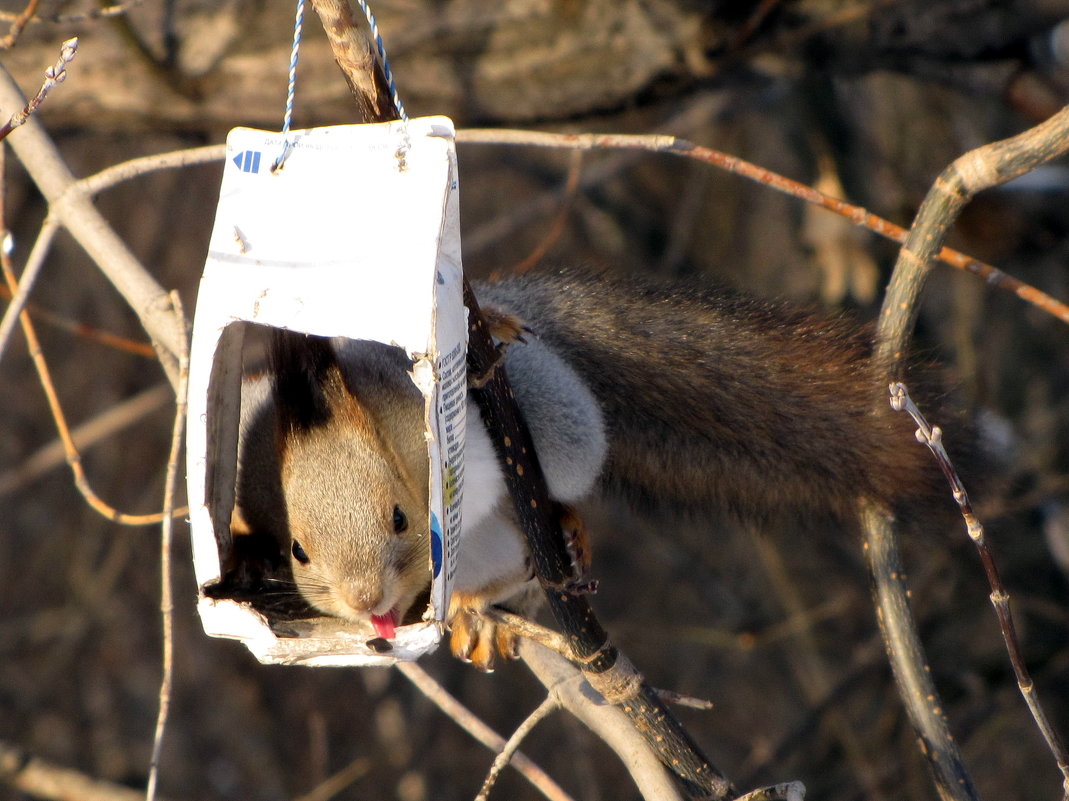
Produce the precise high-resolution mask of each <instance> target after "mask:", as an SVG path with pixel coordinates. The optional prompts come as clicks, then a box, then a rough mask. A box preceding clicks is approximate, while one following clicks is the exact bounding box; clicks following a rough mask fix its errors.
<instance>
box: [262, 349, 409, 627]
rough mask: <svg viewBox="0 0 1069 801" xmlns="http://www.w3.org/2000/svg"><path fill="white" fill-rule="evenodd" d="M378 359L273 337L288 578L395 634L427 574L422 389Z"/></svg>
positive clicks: (339, 611) (349, 615) (324, 603)
mask: <svg viewBox="0 0 1069 801" xmlns="http://www.w3.org/2000/svg"><path fill="white" fill-rule="evenodd" d="M368 344H369V346H372V347H381V348H383V349H385V346H377V345H374V343H368ZM395 350H396V349H395ZM391 359H393V357H392V355H391V356H390V358H388V359H385V361H390V360H391ZM385 361H383V360H375V361H373V362H372V364H373V365H374V369H371V370H366V369H356V370H353V369H347V368H351V365H348V364H346V365H344V366H343V364H342V363H341V362H340V361H339V359H338V356H337V354H336V352H335V350H334V347H333V346H332V345H331V342H330V340H329V339H326V338H323V337H313V336H304V335H301V334H292V333H289V332H281V331H280V332H277V336H276V339H275V342H274V343H273V346H272V374H273V388H274V394H275V403H276V408H277V409H278V416H277V421H278V438H277V442H278V447H279V450H280V453H279V465H280V468H281V481H282V494H283V498H284V502H285V507H286V516H287V522H288V531H289V545H288V556H289V559H290V565H291V568H292V572H293V579H294V582H295V583H296V585H297V589H298V590H299V591H300V593H301V595H302V596H304V598H305V600H307V601H308V602H309V603H310V604H312V606H314V607H316V608H317V609H319V610H321V611H323V612H326V613H327V614H330V615H334V616H336V617H341V618H344V619H348V620H354V621H364V622H366V621H368V620H369V619H370V621H371V622H372V624H373V625H374V626H375V629H376V631H377V632H378V633H379V634H380V635H383V636H392V633H393V626H394V625H396V624H400V623H401V622H402V620H403V619H404V617H405V615H406V613H407V612H408V611H409V608H410V607H411V606H412V604H413V603H414V602H415V600H416V597H417V596H418V595H419V594H420V593H421V592H422V591H423V590H424V589H425V588H426V586H427V584H428V582H429V580H430V571H429V552H430V545H429V543H430V536H429V531H428V523H427V508H428V497H427V496H428V489H427V484H428V479H427V476H428V465H427V453H426V445H425V444H424V439H423V436H422V434H423V425H422V419H423V414H422V412H423V406H422V396H420V395H419V392H418V390H416V388H415V386H414V385H412V383H411V381H410V380H409V378H408V376H407V375H405V374H404V372H403V371H402V372H401V374H400V376H399V377H397V376H395V378H399V380H396V381H385V380H383V379H382V376H381V375H379V374H378V373H379V372H380V370H381V369H383V368H384V367H385ZM393 361H394V362H396V360H395V359H393ZM391 366H394V367H396V364H394V365H391ZM354 373H355V375H354ZM365 373H368V374H367V375H365ZM404 382H407V386H406V385H405V383H404Z"/></svg>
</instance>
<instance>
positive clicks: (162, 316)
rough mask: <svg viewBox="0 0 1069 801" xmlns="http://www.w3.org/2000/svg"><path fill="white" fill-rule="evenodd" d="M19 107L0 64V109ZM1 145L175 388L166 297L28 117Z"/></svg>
mask: <svg viewBox="0 0 1069 801" xmlns="http://www.w3.org/2000/svg"><path fill="white" fill-rule="evenodd" d="M25 104H26V99H25V98H24V97H23V96H22V93H21V92H20V91H19V88H18V86H17V85H16V84H15V82H14V81H13V80H12V78H11V76H10V75H9V74H8V72H7V70H5V69H4V68H3V66H2V65H0V109H2V110H5V111H12V112H13V111H14V110H16V109H20V108H22V107H23V106H24V105H25ZM7 142H8V143H9V144H10V145H11V148H12V149H13V150H14V151H15V155H16V156H18V158H19V160H20V161H21V162H22V164H23V165H24V166H25V168H26V170H27V172H29V174H30V176H31V177H32V178H33V180H34V183H36V184H37V187H38V189H40V190H41V194H43V195H44V196H45V199H46V200H47V201H48V204H49V214H50V215H51V216H52V217H53V218H54V219H56V220H59V221H60V222H61V223H62V224H63V225H64V226H65V227H66V228H67V230H69V231H70V232H71V235H72V236H73V237H74V238H75V239H76V240H77V241H78V243H79V244H80V245H81V246H82V247H83V248H85V251H86V253H88V254H89V256H90V257H91V258H92V259H93V261H95V262H96V264H97V266H98V267H99V268H100V270H101V272H103V273H104V274H105V276H107V278H108V280H109V281H110V282H111V283H112V284H113V285H114V286H115V288H116V289H117V290H118V291H119V293H120V294H121V295H122V296H123V297H124V298H125V299H126V302H127V303H129V304H130V306H131V307H132V308H133V310H134V312H135V313H136V314H137V316H138V318H140V320H141V325H142V326H144V328H145V330H146V331H147V332H148V333H149V335H150V336H151V337H152V341H153V344H154V345H155V346H156V350H157V351H158V352H159V355H160V361H161V362H162V364H163V366H164V370H165V371H166V372H167V376H168V378H169V379H170V380H171V384H172V386H176V385H177V381H178V359H177V356H176V354H177V353H179V352H180V351H181V348H182V345H181V342H182V337H183V336H184V330H183V327H182V326H181V325H179V324H178V323H177V322H176V320H175V317H174V310H173V309H172V307H171V300H170V297H169V296H168V294H167V292H166V291H165V290H164V288H163V287H162V286H160V285H159V284H158V283H157V282H156V280H155V279H154V278H153V277H152V276H151V275H150V274H149V273H148V271H147V270H146V269H145V268H144V266H142V264H141V263H140V262H139V261H138V260H137V257H135V256H134V254H133V253H131V252H130V249H129V248H128V247H127V246H126V243H125V242H123V241H122V239H120V238H119V236H118V234H116V233H115V231H114V230H113V229H112V227H111V226H110V225H109V224H108V222H107V220H105V219H104V217H103V216H102V215H101V214H100V212H98V211H97V209H96V207H95V206H94V205H93V202H92V201H91V200H90V199H89V197H88V196H87V195H85V194H83V193H82V192H78V191H70V190H71V188H72V186H73V185H74V184H75V180H74V176H73V175H71V172H70V170H69V169H67V165H66V163H65V162H64V161H63V157H62V156H60V154H59V151H58V150H57V149H56V146H55V145H54V144H53V143H52V140H51V139H49V137H48V134H47V133H45V130H44V128H42V127H41V124H40V123H39V122H38V121H37V120H36V119H34V118H33V117H30V118H29V119H28V120H27V121H26V123H25V124H24V125H22V126H21V127H19V128H18V129H17V130H15V131H13V132H12V134H11V135H10V136H9V137H8V138H7Z"/></svg>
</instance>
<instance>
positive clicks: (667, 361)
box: [480, 271, 942, 517]
mask: <svg viewBox="0 0 1069 801" xmlns="http://www.w3.org/2000/svg"><path fill="white" fill-rule="evenodd" d="M480 290H481V291H480V297H482V298H483V299H484V301H485V302H487V303H493V304H495V305H498V306H500V307H502V308H504V309H506V310H507V311H509V312H511V313H513V314H516V315H517V316H519V317H520V318H521V319H523V320H524V322H525V324H526V325H527V326H528V327H530V328H531V329H532V330H533V331H534V333H535V334H536V335H537V336H539V337H540V338H541V339H542V340H543V341H544V342H545V343H546V344H547V345H548V346H549V347H550V348H552V349H553V350H555V351H556V352H557V353H558V354H559V355H560V356H562V357H563V358H564V359H565V360H566V361H567V362H568V363H569V364H571V366H572V367H573V368H575V370H576V371H577V372H578V373H579V374H580V375H581V376H583V378H584V380H585V381H586V382H587V384H588V386H589V387H590V388H591V389H592V390H593V392H594V394H595V396H596V397H597V399H598V401H599V403H600V405H601V407H602V410H603V412H604V415H605V420H606V424H607V427H608V435H609V441H610V454H609V460H608V464H607V467H606V470H605V472H604V474H603V483H604V485H605V486H606V487H607V488H608V489H611V490H614V491H617V492H621V493H622V494H623V495H624V496H626V497H627V498H629V499H630V500H632V501H633V502H635V503H636V504H638V505H640V506H646V505H651V504H652V505H656V506H658V507H661V508H668V509H676V510H679V511H684V512H686V511H690V512H695V511H701V510H702V509H709V508H716V507H720V508H727V509H730V510H732V511H734V512H736V513H738V514H740V515H742V516H744V517H764V516H767V515H768V514H774V513H777V512H781V511H785V510H789V511H832V512H838V513H842V514H849V513H851V512H852V509H853V506H854V500H855V499H856V498H857V497H858V496H862V495H864V496H869V497H872V498H875V499H876V500H877V501H879V502H881V503H884V504H886V505H888V506H890V507H901V506H904V505H908V503H909V499H910V498H917V497H921V496H923V497H925V498H928V497H930V496H931V495H932V493H933V487H934V488H939V487H941V486H942V485H941V483H940V482H939V476H938V471H937V470H936V469H935V468H934V466H933V464H932V462H931V460H930V457H929V456H928V454H927V452H926V450H925V449H924V448H923V447H922V446H920V445H919V444H918V443H917V442H916V441H915V439H914V437H913V435H912V430H913V428H912V425H911V423H910V421H909V419H908V417H907V416H906V415H903V414H899V413H896V412H893V411H892V410H891V409H890V406H889V405H888V403H887V401H886V397H887V390H886V383H885V380H884V370H883V369H882V368H881V367H880V366H879V365H876V364H874V363H873V361H872V359H871V358H870V353H871V347H870V341H869V339H870V332H869V330H868V329H865V328H862V327H859V326H857V325H856V324H853V323H850V322H848V321H846V320H844V319H841V318H829V317H827V316H825V315H819V314H815V313H811V312H808V311H805V310H802V309H799V308H796V307H791V306H787V305H784V304H775V303H768V302H764V301H760V300H756V299H753V298H748V297H745V296H741V295H738V294H735V293H732V292H729V291H724V290H719V289H717V290H714V289H711V288H709V287H708V286H707V285H701V284H696V283H693V284H678V283H677V284H671V285H658V284H654V283H651V282H644V281H639V280H634V279H627V280H623V279H616V278H611V277H607V276H596V275H593V274H590V273H584V272H574V271H568V272H561V273H558V274H543V275H532V276H527V277H524V278H517V279H511V280H506V281H503V282H501V283H499V284H494V285H487V286H485V287H480Z"/></svg>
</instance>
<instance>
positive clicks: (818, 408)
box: [233, 271, 939, 668]
mask: <svg viewBox="0 0 1069 801" xmlns="http://www.w3.org/2000/svg"><path fill="white" fill-rule="evenodd" d="M475 290H476V294H477V295H478V297H479V301H480V304H482V305H483V306H484V308H486V309H489V310H492V312H493V313H494V314H495V315H497V316H502V315H504V316H506V317H508V316H511V317H512V318H514V319H515V320H517V321H519V323H521V324H522V326H523V335H522V336H521V337H520V338H518V339H517V340H516V341H514V342H512V343H511V344H509V346H508V348H507V351H506V356H505V359H504V365H505V369H506V370H507V373H508V376H509V379H510V381H511V384H512V386H513V389H514V392H515V395H516V400H517V402H518V404H519V407H520V410H521V412H522V413H523V415H524V418H525V420H526V422H527V424H528V426H529V428H530V429H531V434H532V437H533V440H534V443H535V448H536V451H537V453H538V457H539V461H540V463H541V466H542V468H543V472H544V474H545V478H546V483H547V487H548V489H549V492H550V495H551V497H553V498H554V499H556V500H559V501H562V502H565V503H573V502H575V501H579V500H581V499H582V498H583V497H585V496H587V495H590V494H592V493H595V492H607V493H612V494H613V495H614V497H617V496H622V497H624V498H625V499H627V500H629V501H632V502H633V503H635V504H636V505H638V506H643V507H648V506H655V507H660V508H664V509H667V510H669V511H679V512H683V513H695V512H700V511H702V510H710V509H723V510H728V511H730V512H733V513H735V514H737V515H739V516H740V517H742V518H744V519H762V518H765V517H768V516H774V515H778V514H784V513H807V512H830V513H835V514H838V515H840V516H844V517H845V516H850V515H852V514H853V509H854V508H855V504H856V500H857V499H858V498H859V497H861V496H867V497H869V498H872V499H874V500H875V501H876V502H878V503H880V504H882V505H884V506H885V507H887V508H890V509H898V508H904V507H905V506H907V505H908V504H909V503H910V501H911V498H913V497H915V496H930V495H931V494H932V492H933V487H938V486H939V484H938V482H937V473H938V471H937V470H936V469H935V468H934V467H933V465H932V464H931V462H930V461H929V459H928V457H927V454H926V452H925V449H924V448H922V447H920V446H919V445H918V444H917V443H916V442H914V441H913V437H912V427H911V424H910V422H909V420H908V418H907V417H906V416H905V415H898V414H896V413H894V412H893V411H892V410H891V408H890V407H889V405H888V403H887V402H886V401H885V400H882V398H885V397H886V384H885V381H884V374H885V371H884V370H883V369H882V368H881V366H880V365H877V364H875V363H874V362H873V360H872V359H871V357H870V354H871V342H870V341H869V333H868V330H867V329H865V328H863V327H860V326H857V325H856V324H853V323H850V322H848V321H845V320H843V319H841V318H830V317H827V316H824V315H820V314H816V313H813V312H809V311H805V310H802V309H799V308H796V307H792V306H789V305H786V304H778V303H769V302H765V301H761V300H757V299H754V298H750V297H746V296H744V295H741V294H737V293H733V292H728V291H724V290H721V289H712V288H710V287H708V286H706V285H702V284H699V283H676V284H656V283H652V282H648V281H642V280H637V279H623V278H612V277H608V276H604V275H596V274H593V273H587V272H578V271H575V272H572V271H564V272H559V273H554V274H549V273H545V274H531V275H527V276H523V277H515V278H509V279H506V280H503V281H501V282H498V283H485V284H477V285H476V287H475ZM410 366H411V363H410V360H409V359H408V357H407V356H406V355H405V354H404V353H403V351H401V349H399V348H395V347H389V346H386V345H381V344H378V343H368V342H358V341H351V340H329V339H325V338H320V337H306V336H304V335H298V334H291V333H288V332H276V335H275V340H274V344H273V346H272V356H271V368H270V372H269V376H268V377H265V378H261V379H258V380H250V381H247V382H246V383H245V385H244V387H243V401H242V426H241V440H240V445H239V475H238V489H237V508H236V510H235V516H234V526H233V528H234V531H235V533H237V534H240V533H246V532H258V533H264V534H269V535H270V536H271V537H273V538H274V539H275V540H276V541H277V542H278V543H279V544H280V547H281V548H282V549H283V550H284V552H285V554H286V555H287V558H288V559H289V562H290V567H291V570H292V575H293V581H294V583H295V585H296V589H297V590H298V591H299V592H300V594H301V595H302V596H303V598H304V599H305V600H306V601H307V602H308V603H310V604H311V605H312V606H313V607H315V608H316V609H318V610H320V611H322V612H325V613H327V614H329V615H335V616H338V617H342V618H346V619H349V620H352V621H365V622H370V624H371V626H372V627H373V628H374V629H375V631H376V632H377V634H378V635H379V636H381V637H385V638H387V639H388V638H389V637H391V636H393V631H394V627H395V626H396V625H399V624H401V623H402V622H405V621H406V619H407V620H412V619H414V617H418V615H419V614H420V613H422V611H423V610H422V608H416V607H418V606H419V605H418V604H417V603H416V601H417V598H420V597H425V595H426V590H427V586H428V584H429V571H428V559H429V532H428V529H427V520H426V517H427V516H426V509H427V475H428V464H427V451H426V445H425V440H424V436H423V430H424V425H423V401H422V397H421V395H420V394H419V392H418V390H417V389H416V387H415V386H414V385H413V383H412V382H411V380H410V379H409V377H408V375H407V370H408V368H409V367H410ZM468 404H469V411H468V426H467V441H466V445H465V462H464V464H465V467H464V470H465V479H464V495H463V505H462V532H461V557H460V564H459V566H458V570H457V575H456V580H455V585H454V586H455V592H456V598H458V599H462V600H460V601H456V602H455V605H456V607H457V608H455V609H454V610H452V612H453V613H460V612H462V611H463V609H461V608H460V607H461V606H476V607H477V606H480V605H490V604H493V603H498V602H506V601H508V600H509V599H516V598H523V597H524V596H525V595H529V589H530V587H531V584H532V582H531V581H530V580H531V578H532V575H531V568H530V566H529V560H528V558H527V552H526V547H525V545H524V541H523V537H522V535H521V534H520V532H519V530H518V528H517V526H516V524H515V522H514V520H513V516H512V512H511V506H510V503H511V502H510V500H509V498H508V495H507V492H506V490H505V484H504V479H503V477H502V474H501V469H500V467H499V465H498V463H497V457H496V455H495V452H494V449H493V446H492V443H491V442H490V439H489V436H488V435H487V433H486V431H485V430H484V429H483V428H482V426H481V425H480V417H479V414H478V413H477V410H476V409H475V408H474V406H473V402H472V400H471V399H470V397H469V400H468ZM492 638H493V631H492V629H486V630H483V631H482V633H480V630H479V628H478V627H471V626H470V625H458V626H457V627H455V630H454V636H453V648H454V652H456V653H457V654H458V655H459V656H461V657H463V658H467V659H471V660H472V661H474V662H475V663H476V664H477V665H479V666H480V667H484V668H485V667H488V666H489V665H490V664H491V663H492V660H493V649H492V647H491V645H492V644H491V642H490V640H491V639H492ZM496 647H497V648H499V649H502V650H504V651H508V650H510V647H511V644H510V643H509V641H508V639H507V638H500V639H499V640H498V641H497V643H496Z"/></svg>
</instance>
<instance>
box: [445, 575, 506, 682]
mask: <svg viewBox="0 0 1069 801" xmlns="http://www.w3.org/2000/svg"><path fill="white" fill-rule="evenodd" d="M450 606H451V607H452V609H453V612H452V614H451V615H450V618H449V628H450V635H449V648H450V650H451V651H452V652H453V656H455V657H456V658H457V659H459V660H461V661H462V662H468V663H470V664H471V665H473V666H474V667H475V668H476V669H477V670H481V671H482V672H484V673H492V672H493V671H494V663H495V662H496V660H497V657H498V655H500V656H502V657H504V658H505V659H518V658H519V641H518V638H517V637H516V635H515V634H513V633H512V632H511V631H509V630H508V629H506V628H505V627H504V626H499V625H497V624H496V623H493V622H492V621H489V620H487V619H486V618H484V617H483V616H482V615H481V614H479V612H480V610H482V609H485V608H486V607H487V606H488V603H487V600H486V599H485V598H484V597H483V596H480V595H477V594H474V593H471V594H469V593H455V594H454V595H453V600H452V602H451V604H450Z"/></svg>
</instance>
